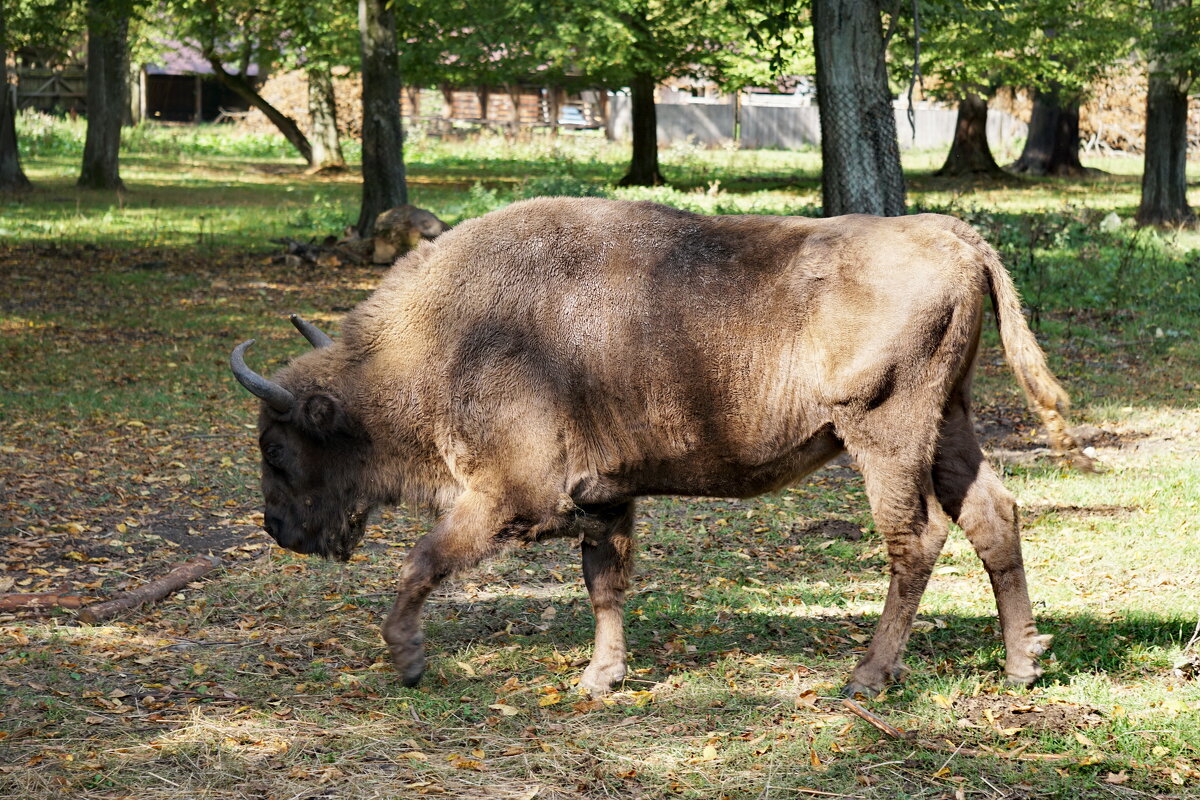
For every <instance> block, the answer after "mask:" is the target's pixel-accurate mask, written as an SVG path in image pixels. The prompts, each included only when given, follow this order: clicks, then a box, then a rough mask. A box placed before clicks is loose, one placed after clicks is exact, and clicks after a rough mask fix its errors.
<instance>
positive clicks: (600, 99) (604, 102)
mask: <svg viewBox="0 0 1200 800" xmlns="http://www.w3.org/2000/svg"><path fill="white" fill-rule="evenodd" d="M596 107H597V108H596V110H597V112H598V114H599V117H600V124H601V125H603V126H604V138H605V139H608V140H609V141H611V140H612V138H613V135H612V133H613V132H612V126H611V125H609V124H608V87H601V88H599V89H597V90H596Z"/></svg>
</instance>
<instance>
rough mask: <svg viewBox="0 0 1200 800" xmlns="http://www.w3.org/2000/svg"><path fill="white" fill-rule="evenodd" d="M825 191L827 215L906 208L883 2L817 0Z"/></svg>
mask: <svg viewBox="0 0 1200 800" xmlns="http://www.w3.org/2000/svg"><path fill="white" fill-rule="evenodd" d="M813 33H814V38H815V42H814V44H815V50H816V64H817V105H818V107H819V109H820V114H821V163H822V166H821V195H822V200H823V205H824V209H823V210H824V213H825V216H827V217H832V216H836V215H839V214H854V213H862V214H879V215H882V216H897V215H899V214H903V213H904V210H905V208H904V206H905V198H904V173H903V172H902V171H901V169H900V145H899V143H898V142H897V140H896V114H895V111H894V109H893V106H892V95H891V91H890V90H889V89H888V80H887V67H886V64H885V62H884V53H885V49H886V48H885V42H884V37H883V26H882V21H881V19H880V9H879V6H878V5H877V4H876V3H875V2H873V0H815V1H814V3H813Z"/></svg>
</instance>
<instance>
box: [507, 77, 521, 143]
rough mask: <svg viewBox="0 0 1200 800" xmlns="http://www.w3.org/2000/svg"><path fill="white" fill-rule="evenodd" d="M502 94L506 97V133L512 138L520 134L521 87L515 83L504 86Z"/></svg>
mask: <svg viewBox="0 0 1200 800" xmlns="http://www.w3.org/2000/svg"><path fill="white" fill-rule="evenodd" d="M504 93H505V94H506V95H508V105H509V106H510V110H509V114H508V131H509V135H510V136H512V138H514V139H515V138H516V137H517V135H518V134H519V133H520V132H521V87H520V86H518V85H517V84H515V83H506V84H504Z"/></svg>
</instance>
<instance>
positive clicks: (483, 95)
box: [475, 86, 492, 122]
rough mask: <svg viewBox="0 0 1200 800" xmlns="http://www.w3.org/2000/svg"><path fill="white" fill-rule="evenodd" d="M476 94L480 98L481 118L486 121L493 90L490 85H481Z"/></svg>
mask: <svg viewBox="0 0 1200 800" xmlns="http://www.w3.org/2000/svg"><path fill="white" fill-rule="evenodd" d="M475 96H476V97H477V98H478V99H479V118H480V119H481V120H483V121H484V122H487V119H488V104H489V103H490V102H491V98H492V90H491V87H488V86H480V87H478V88H477V89H476V90H475Z"/></svg>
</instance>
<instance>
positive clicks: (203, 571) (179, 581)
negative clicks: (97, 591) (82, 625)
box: [78, 556, 221, 623]
mask: <svg viewBox="0 0 1200 800" xmlns="http://www.w3.org/2000/svg"><path fill="white" fill-rule="evenodd" d="M219 566H221V559H219V558H216V557H214V556H197V557H196V558H193V559H192V560H191V561H185V562H184V563H182V564H180V565H179V566H178V567H176V568H175V569H173V570H171V571H170V572H168V573H167V574H166V575H163V576H162V577H161V578H156V579H154V580H152V581H150V582H149V583H145V584H143V585H141V586H139V587H137V588H136V589H131V590H130V591H128V592H126V593H125V594H123V595H121V596H120V597H115V598H113V599H112V600H106V601H105V602H103V603H94V604H92V605H90V606H87V607H86V608H84V609H83V610H82V611H80V612H79V615H78V616H79V619H81V620H82V621H84V622H92V623H94V622H100V621H101V620H105V619H108V618H109V617H113V616H116V615H117V614H120V613H121V612H122V611H130V610H132V609H135V608H137V607H138V606H140V605H142V604H143V603H149V602H151V601H154V600H161V599H163V598H164V597H166V596H167V595H169V594H170V593H171V592H174V591H178V590H179V589H182V588H183V587H184V586H186V585H188V584H189V583H191V582H192V581H194V580H196V579H197V578H200V577H202V576H204V575H207V574H208V573H209V572H211V571H213V570H214V569H216V568H217V567H219Z"/></svg>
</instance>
